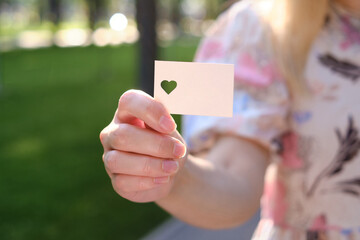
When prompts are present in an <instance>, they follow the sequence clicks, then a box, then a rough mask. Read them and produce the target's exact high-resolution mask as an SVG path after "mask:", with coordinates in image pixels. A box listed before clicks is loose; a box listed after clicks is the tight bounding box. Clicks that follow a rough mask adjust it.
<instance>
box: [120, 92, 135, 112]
mask: <svg viewBox="0 0 360 240" xmlns="http://www.w3.org/2000/svg"><path fill="white" fill-rule="evenodd" d="M136 95H137V94H136V91H135V90H128V91H126V92H124V93H123V95H121V97H120V99H119V108H122V107H123V106H126V105H128V104H129V103H130V102H131V101H132V100H133V99H134V97H135V96H136Z"/></svg>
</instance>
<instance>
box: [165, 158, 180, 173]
mask: <svg viewBox="0 0 360 240" xmlns="http://www.w3.org/2000/svg"><path fill="white" fill-rule="evenodd" d="M162 168H163V170H164V172H167V173H175V172H176V171H177V170H178V169H179V163H178V162H176V161H171V160H164V161H163V163H162Z"/></svg>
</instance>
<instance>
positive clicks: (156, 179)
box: [154, 176, 170, 184]
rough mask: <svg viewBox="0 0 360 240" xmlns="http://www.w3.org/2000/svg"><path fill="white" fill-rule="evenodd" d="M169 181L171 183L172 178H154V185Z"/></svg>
mask: <svg viewBox="0 0 360 240" xmlns="http://www.w3.org/2000/svg"><path fill="white" fill-rule="evenodd" d="M169 181H170V176H168V177H157V178H154V183H157V184H161V183H168V182H169Z"/></svg>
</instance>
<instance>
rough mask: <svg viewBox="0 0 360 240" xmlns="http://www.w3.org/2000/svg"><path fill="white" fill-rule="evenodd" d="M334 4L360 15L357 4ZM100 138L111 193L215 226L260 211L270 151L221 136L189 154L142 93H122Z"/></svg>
mask: <svg viewBox="0 0 360 240" xmlns="http://www.w3.org/2000/svg"><path fill="white" fill-rule="evenodd" d="M336 1H337V2H338V3H339V4H341V5H342V6H343V7H345V8H346V9H348V10H349V11H350V12H352V13H354V14H360V1H359V0H336ZM100 140H101V142H102V144H103V147H104V154H103V161H104V165H105V169H106V171H107V173H108V175H109V177H110V179H111V182H112V185H113V188H114V190H115V191H116V192H117V193H118V194H119V195H120V196H122V197H124V198H126V199H128V200H130V201H133V202H152V201H155V202H156V203H157V204H158V205H159V206H161V207H162V208H164V209H165V210H166V211H168V212H170V213H171V214H173V215H174V216H176V217H177V218H179V219H181V220H183V221H185V222H187V223H189V224H192V225H195V226H199V227H203V228H209V229H220V228H227V227H232V226H235V225H238V224H241V223H243V222H244V221H246V220H247V219H248V218H250V217H251V216H252V215H253V214H254V213H255V212H256V211H257V209H258V208H259V202H260V197H261V194H262V190H263V182H264V174H265V171H266V168H267V166H268V159H269V154H268V150H267V149H265V148H263V147H262V146H261V145H259V144H257V143H255V142H253V141H250V140H248V139H243V138H239V137H236V136H231V135H222V136H218V138H217V141H216V142H215V145H214V146H213V147H212V148H211V149H210V150H208V151H205V152H203V153H201V154H198V155H197V156H194V155H191V154H189V153H188V152H187V150H186V144H185V142H184V140H183V139H182V137H181V135H180V134H179V133H178V132H177V131H176V124H175V122H174V120H173V119H172V117H171V116H170V114H169V112H168V111H167V110H166V109H165V107H164V106H163V105H162V104H161V103H159V102H157V101H156V100H154V99H153V98H152V97H150V96H149V95H147V94H145V93H143V92H141V91H135V90H130V91H128V92H126V93H124V94H123V95H122V96H121V98H120V100H119V105H118V108H117V111H116V113H115V116H114V118H113V120H112V121H111V123H110V124H109V125H108V126H107V127H106V128H105V129H104V130H103V131H102V132H101V133H100ZM175 146H177V148H175ZM174 149H176V150H175V151H174Z"/></svg>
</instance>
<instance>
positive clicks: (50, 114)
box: [0, 0, 231, 240]
mask: <svg viewBox="0 0 360 240" xmlns="http://www.w3.org/2000/svg"><path fill="white" fill-rule="evenodd" d="M230 4H231V1H226V0H138V1H135V0H0V239H88V240H90V239H114V238H115V239H139V238H140V237H143V236H145V235H146V234H147V233H148V232H150V231H151V230H152V229H154V227H155V226H157V225H158V224H160V223H161V222H163V221H164V220H165V219H167V218H168V215H167V214H166V213H165V212H163V211H162V210H161V209H159V208H158V207H157V206H156V205H155V204H134V203H130V202H128V201H126V200H123V199H122V198H121V197H119V196H118V195H117V194H116V193H115V192H114V191H113V189H112V187H111V184H110V180H109V178H108V177H107V175H106V173H105V170H104V167H103V163H102V160H101V155H102V153H103V150H102V147H101V144H100V141H99V137H98V136H99V133H100V131H101V129H102V128H104V127H105V126H106V125H107V124H108V123H109V122H110V120H111V118H112V116H113V114H114V111H115V108H116V107H117V101H118V98H119V96H120V95H121V94H122V93H123V92H124V91H126V90H128V89H130V88H142V89H144V90H146V91H148V92H150V93H152V84H153V83H152V79H153V65H152V64H153V61H154V59H159V60H173V61H191V60H192V59H193V57H194V53H195V50H196V47H197V45H198V43H199V39H200V38H201V36H202V35H203V33H204V32H205V31H206V29H207V28H208V27H209V25H210V24H211V23H212V22H213V20H214V18H215V17H216V16H217V15H218V14H219V13H220V12H221V11H223V10H224V9H225V8H227V7H228V6H229V5H230ZM177 121H179V117H178V116H177ZM178 124H180V123H179V122H178Z"/></svg>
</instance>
